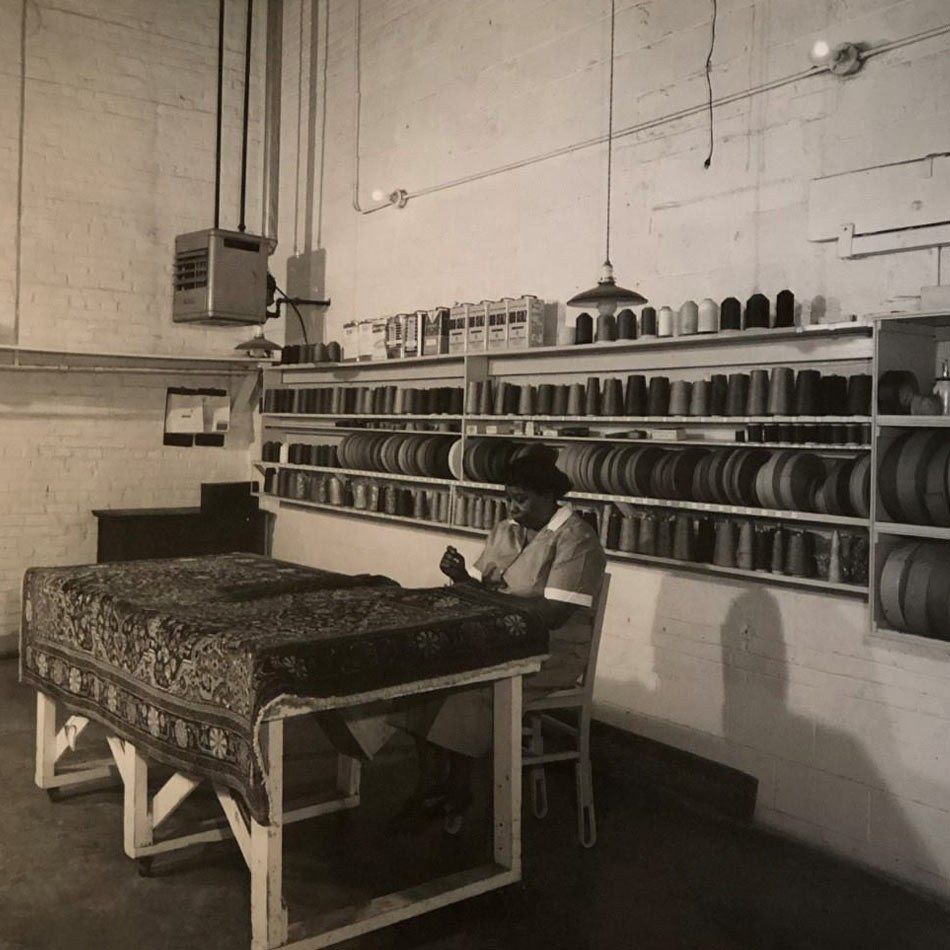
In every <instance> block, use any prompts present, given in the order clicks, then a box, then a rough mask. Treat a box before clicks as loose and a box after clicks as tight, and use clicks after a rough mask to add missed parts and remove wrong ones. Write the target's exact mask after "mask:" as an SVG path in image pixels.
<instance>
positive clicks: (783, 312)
mask: <svg viewBox="0 0 950 950" xmlns="http://www.w3.org/2000/svg"><path fill="white" fill-rule="evenodd" d="M775 325H776V326H777V327H793V326H795V294H793V293H792V292H791V291H790V290H780V291H779V292H778V296H777V297H776V298H775Z"/></svg>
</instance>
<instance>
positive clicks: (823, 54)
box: [808, 40, 831, 66]
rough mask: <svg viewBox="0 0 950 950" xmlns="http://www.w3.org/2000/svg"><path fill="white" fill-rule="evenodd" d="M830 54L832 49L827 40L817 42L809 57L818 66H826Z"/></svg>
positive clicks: (813, 45)
mask: <svg viewBox="0 0 950 950" xmlns="http://www.w3.org/2000/svg"><path fill="white" fill-rule="evenodd" d="M830 54H831V47H830V46H829V45H828V41H827V40H815V42H814V43H813V44H812V48H811V51H810V52H809V54H808V56H809V59H811V61H812V62H813V63H814V64H815V65H816V66H824V65H825V64H826V63H827V62H828V57H829V55H830Z"/></svg>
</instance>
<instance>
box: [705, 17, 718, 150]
mask: <svg viewBox="0 0 950 950" xmlns="http://www.w3.org/2000/svg"><path fill="white" fill-rule="evenodd" d="M712 8H713V13H712V24H711V30H710V37H709V52H708V53H707V54H706V86H707V87H708V88H709V154H708V155H707V156H706V161H704V162H703V168H709V166H710V165H711V164H712V157H713V91H712V78H711V77H710V70H711V69H712V57H713V50H714V49H715V47H716V16H717V14H718V9H717V0H712Z"/></svg>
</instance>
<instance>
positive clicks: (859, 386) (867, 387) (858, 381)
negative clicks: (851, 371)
mask: <svg viewBox="0 0 950 950" xmlns="http://www.w3.org/2000/svg"><path fill="white" fill-rule="evenodd" d="M847 406H848V415H849V416H868V415H870V414H871V376H870V375H869V374H868V373H856V374H855V375H854V376H849V377H848V398H847Z"/></svg>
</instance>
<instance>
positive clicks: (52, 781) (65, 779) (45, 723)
mask: <svg viewBox="0 0 950 950" xmlns="http://www.w3.org/2000/svg"><path fill="white" fill-rule="evenodd" d="M88 722H89V720H88V719H87V718H86V717H85V716H70V717H69V718H68V719H67V720H66V723H65V724H64V725H63V727H62V728H61V729H60V730H59V731H58V732H57V730H56V701H55V700H53V699H50V697H49V696H47V695H46V694H45V693H42V692H39V691H37V693H36V764H35V769H34V773H33V780H34V782H35V783H36V784H37V785H38V786H39V787H40V788H45V789H46V790H47V791H52V790H53V789H58V788H64V787H66V786H70V785H82V784H84V783H85V782H92V781H97V780H100V779H106V778H114V777H115V775H116V769H115V768H114V767H113V765H112V764H111V762H110V761H109V760H108V759H97V760H95V761H88V760H87V761H86V762H85V763H84V764H83V766H82V767H78V768H73V769H71V770H70V769H67V770H66V771H62V772H57V771H56V763H57V762H58V761H59V760H60V759H61V758H62V757H63V756H64V755H65V754H66V752H67V751H69V750H71V749H75V747H76V740H77V739H78V737H79V734H80V733H81V732H82V731H83V729H84V728H85V727H86V724H87V723H88Z"/></svg>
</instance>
